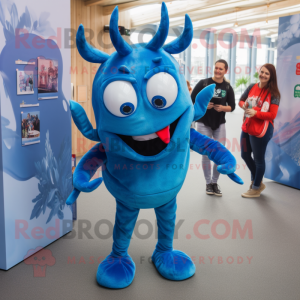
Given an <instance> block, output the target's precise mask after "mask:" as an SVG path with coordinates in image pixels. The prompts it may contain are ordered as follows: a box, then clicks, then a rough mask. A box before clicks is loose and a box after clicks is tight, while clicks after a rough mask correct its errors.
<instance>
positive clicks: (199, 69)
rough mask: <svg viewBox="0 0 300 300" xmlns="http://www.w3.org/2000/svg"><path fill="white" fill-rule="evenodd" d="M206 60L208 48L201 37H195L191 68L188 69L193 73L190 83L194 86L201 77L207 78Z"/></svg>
mask: <svg viewBox="0 0 300 300" xmlns="http://www.w3.org/2000/svg"><path fill="white" fill-rule="evenodd" d="M204 45H205V44H204ZM205 60H206V48H205V47H204V46H203V43H201V41H200V39H199V38H196V39H193V41H192V51H191V69H190V70H189V69H188V72H190V74H191V82H190V84H191V87H192V88H194V87H195V85H196V84H197V83H198V82H199V81H200V80H201V79H204V78H206V75H205V65H206V64H205Z"/></svg>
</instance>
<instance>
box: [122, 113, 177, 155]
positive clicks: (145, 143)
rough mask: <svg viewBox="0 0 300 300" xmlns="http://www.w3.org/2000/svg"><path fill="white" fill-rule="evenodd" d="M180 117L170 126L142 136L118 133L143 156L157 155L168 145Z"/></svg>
mask: <svg viewBox="0 0 300 300" xmlns="http://www.w3.org/2000/svg"><path fill="white" fill-rule="evenodd" d="M179 119H180V117H179V118H178V119H177V120H175V121H174V122H173V123H172V124H170V125H169V126H167V127H165V128H164V129H162V130H159V131H157V132H155V133H151V134H147V135H141V136H129V135H121V134H117V136H118V137H119V138H121V139H122V140H123V142H124V143H126V144H127V145H128V146H129V147H130V148H132V149H133V150H134V151H135V152H136V153H138V154H140V155H143V156H153V155H157V154H158V153H160V152H161V151H163V150H164V149H165V148H166V147H167V146H168V144H169V142H170V140H171V138H172V136H173V134H174V132H175V129H176V126H177V123H178V121H179Z"/></svg>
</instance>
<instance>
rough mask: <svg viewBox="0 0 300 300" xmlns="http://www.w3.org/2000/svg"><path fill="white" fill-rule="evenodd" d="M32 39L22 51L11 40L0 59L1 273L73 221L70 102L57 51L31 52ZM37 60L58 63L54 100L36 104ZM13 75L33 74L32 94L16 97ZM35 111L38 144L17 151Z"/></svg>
mask: <svg viewBox="0 0 300 300" xmlns="http://www.w3.org/2000/svg"><path fill="white" fill-rule="evenodd" d="M34 38H36V35H35V34H29V35H28V37H27V39H26V42H27V45H29V47H28V46H27V47H25V45H26V44H25V43H20V47H16V45H15V39H10V40H8V41H7V43H6V45H5V47H4V48H3V50H2V53H1V55H0V71H1V75H2V78H3V83H4V86H5V90H6V92H7V99H8V101H6V102H5V103H2V106H3V105H8V106H10V107H11V115H10V117H9V119H6V118H4V117H1V121H2V122H1V123H2V126H1V130H2V139H1V141H2V158H3V182H4V186H5V189H4V199H2V201H1V203H0V205H1V207H0V213H1V209H2V210H3V200H4V207H5V211H4V218H5V234H6V254H7V255H6V259H5V260H6V266H5V267H4V268H5V269H9V268H10V267H12V266H14V265H15V264H17V263H19V262H20V261H22V260H23V259H24V258H25V256H26V255H27V254H28V253H34V252H35V251H36V249H38V247H45V246H47V245H48V244H50V243H52V242H53V241H54V240H56V239H57V238H59V237H60V236H62V235H63V234H65V233H66V232H63V220H72V210H71V207H69V206H67V205H66V203H65V202H66V199H67V197H68V196H69V194H70V192H71V191H72V171H71V119H70V118H71V113H70V108H69V103H68V102H69V101H68V99H66V97H65V96H64V93H63V85H62V82H63V72H62V70H63V60H62V55H61V51H60V49H59V48H58V47H56V48H55V49H53V47H52V48H50V47H49V46H48V45H49V44H50V45H51V43H46V42H45V43H44V48H42V49H37V48H36V47H33V46H32V41H33V39H34ZM52 45H53V44H52ZM39 56H43V57H45V58H47V59H55V60H57V61H58V69H59V76H58V92H57V93H54V94H53V96H57V97H58V98H57V99H51V100H42V101H39V100H38V89H37V76H38V74H37V71H38V70H37V66H38V65H37V57H39ZM16 59H20V60H23V61H29V60H30V61H35V62H36V64H35V65H34V66H29V65H16V64H15V61H16ZM16 69H19V70H25V71H26V70H27V69H30V70H34V94H29V95H17V90H16V87H17V78H16V76H17V75H16V73H17V72H16ZM67 78H69V77H68V75H67ZM44 95H45V96H49V95H48V94H47V95H46V94H44ZM22 101H25V102H26V104H37V103H38V104H39V106H38V107H26V108H24V107H22V108H21V107H20V104H21V102H22ZM9 102H10V103H9ZM35 111H39V112H40V143H37V144H33V145H29V146H22V135H21V112H24V113H27V112H28V113H30V112H35ZM11 124H15V126H16V130H12V129H10V128H11V126H10V125H11ZM1 174H2V172H1ZM1 182H2V180H1ZM1 190H2V191H3V189H1ZM23 226H25V229H26V230H25V231H24V232H25V233H24V234H23V233H20V232H21V229H20V228H22V227H23ZM1 227H2V226H1ZM37 228H41V229H42V231H43V233H42V234H39V235H36V234H35V232H36V231H39V230H40V229H37ZM51 228H52V231H51ZM70 229H71V228H70ZM16 232H19V236H18V238H17V237H15V233H16ZM0 234H1V233H0ZM2 243H3V239H2V237H1V242H0V244H2ZM1 257H2V255H1ZM3 257H5V256H3Z"/></svg>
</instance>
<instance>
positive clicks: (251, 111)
mask: <svg viewBox="0 0 300 300" xmlns="http://www.w3.org/2000/svg"><path fill="white" fill-rule="evenodd" d="M245 113H246V114H247V115H248V116H249V118H252V117H254V116H255V115H256V114H257V111H256V110H255V109H252V108H247V109H246V110H245Z"/></svg>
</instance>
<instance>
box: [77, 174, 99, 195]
mask: <svg viewBox="0 0 300 300" xmlns="http://www.w3.org/2000/svg"><path fill="white" fill-rule="evenodd" d="M102 181H103V178H102V177H101V178H97V179H94V180H92V181H89V182H76V181H75V182H74V186H75V187H76V188H77V189H78V190H80V191H81V192H85V193H90V192H92V191H94V190H95V189H96V188H98V186H99V185H100V184H101V183H102Z"/></svg>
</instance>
